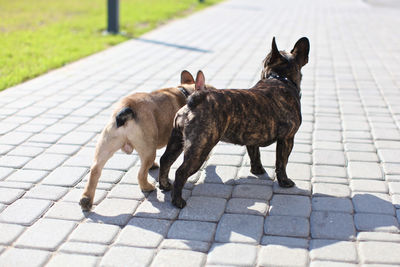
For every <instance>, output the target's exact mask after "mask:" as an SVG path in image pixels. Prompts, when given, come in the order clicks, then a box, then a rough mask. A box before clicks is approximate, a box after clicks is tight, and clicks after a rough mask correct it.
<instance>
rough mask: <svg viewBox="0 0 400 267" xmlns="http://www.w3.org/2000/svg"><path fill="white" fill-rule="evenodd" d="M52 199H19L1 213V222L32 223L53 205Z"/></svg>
mask: <svg viewBox="0 0 400 267" xmlns="http://www.w3.org/2000/svg"><path fill="white" fill-rule="evenodd" d="M51 204H52V203H51V201H48V200H41V199H18V200H17V201H15V202H14V203H13V204H11V205H10V206H8V207H7V208H6V209H5V210H3V211H2V213H1V214H0V222H5V223H17V224H22V225H27V226H29V225H32V224H33V223H34V222H35V221H36V220H37V219H38V218H40V217H41V216H42V215H43V214H44V213H45V212H46V211H47V209H48V208H49V207H50V206H51Z"/></svg>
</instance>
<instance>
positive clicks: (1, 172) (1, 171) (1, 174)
mask: <svg viewBox="0 0 400 267" xmlns="http://www.w3.org/2000/svg"><path fill="white" fill-rule="evenodd" d="M14 171H15V169H13V168H7V167H0V181H1V180H4V179H5V178H7V177H8V176H10V174H12V173H13V172H14Z"/></svg>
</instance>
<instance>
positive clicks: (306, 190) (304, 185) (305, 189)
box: [272, 181, 311, 196]
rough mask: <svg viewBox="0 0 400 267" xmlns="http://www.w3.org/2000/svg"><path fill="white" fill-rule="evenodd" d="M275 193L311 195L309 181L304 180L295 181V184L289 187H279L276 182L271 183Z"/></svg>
mask: <svg viewBox="0 0 400 267" xmlns="http://www.w3.org/2000/svg"><path fill="white" fill-rule="evenodd" d="M272 188H273V190H274V193H275V194H288V195H304V196H310V195H311V183H310V182H306V181H295V186H293V187H290V188H284V187H280V186H279V184H278V183H277V182H275V183H274V185H273V187H272Z"/></svg>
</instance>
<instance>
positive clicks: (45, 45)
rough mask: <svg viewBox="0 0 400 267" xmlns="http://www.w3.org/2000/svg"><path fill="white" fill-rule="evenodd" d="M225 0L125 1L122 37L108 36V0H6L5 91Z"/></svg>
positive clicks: (0, 36)
mask: <svg viewBox="0 0 400 267" xmlns="http://www.w3.org/2000/svg"><path fill="white" fill-rule="evenodd" d="M220 1H221V0H205V1H204V3H199V1H198V0H120V1H119V6H120V30H121V31H123V32H126V36H122V35H104V34H102V32H103V31H104V30H105V29H106V27H107V26H106V20H107V17H106V12H107V10H106V3H107V1H106V0H68V1H64V0H35V1H32V0H16V1H10V0H0V7H1V8H0V18H1V19H0V40H1V41H0V91H1V90H3V89H5V88H8V87H10V86H13V85H15V84H18V83H20V82H23V81H25V80H28V79H31V78H33V77H36V76H38V75H40V74H42V73H45V72H46V71H48V70H51V69H54V68H58V67H60V66H63V65H64V64H66V63H69V62H72V61H74V60H77V59H79V58H82V57H84V56H87V55H90V54H93V53H95V52H98V51H100V50H103V49H105V48H107V47H109V46H112V45H115V44H118V43H120V42H123V41H125V40H127V39H129V37H128V36H131V37H138V36H140V35H141V34H143V33H145V32H147V31H150V30H152V29H154V28H155V27H157V26H158V25H160V24H161V23H164V22H166V21H168V20H170V19H173V18H176V17H181V16H184V15H187V14H189V13H191V12H192V11H196V10H199V9H202V8H205V7H207V6H209V5H212V4H215V3H217V2H220Z"/></svg>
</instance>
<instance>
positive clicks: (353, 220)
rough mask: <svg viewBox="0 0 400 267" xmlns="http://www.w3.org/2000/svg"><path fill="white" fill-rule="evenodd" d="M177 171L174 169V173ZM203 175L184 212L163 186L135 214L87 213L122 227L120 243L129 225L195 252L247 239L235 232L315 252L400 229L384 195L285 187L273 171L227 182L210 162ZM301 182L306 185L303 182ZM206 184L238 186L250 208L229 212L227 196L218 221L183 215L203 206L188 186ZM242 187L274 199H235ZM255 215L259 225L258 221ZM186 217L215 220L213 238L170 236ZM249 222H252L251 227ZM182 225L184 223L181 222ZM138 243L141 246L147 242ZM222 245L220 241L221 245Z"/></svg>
mask: <svg viewBox="0 0 400 267" xmlns="http://www.w3.org/2000/svg"><path fill="white" fill-rule="evenodd" d="M173 173H174V172H171V175H173ZM149 174H150V176H151V177H152V178H153V179H156V178H157V176H158V170H157V169H156V170H151V171H150V173H149ZM201 176H202V178H201V179H200V180H199V181H198V182H197V183H196V184H193V183H189V182H188V183H187V184H188V185H187V186H186V189H184V190H183V198H184V199H186V200H188V205H187V206H186V207H185V208H184V209H182V210H180V209H177V208H175V207H174V206H173V205H172V204H171V196H170V192H162V191H160V190H159V189H158V188H157V190H155V191H153V192H151V193H150V194H148V196H147V197H146V198H145V199H144V201H143V202H142V203H141V204H140V206H139V208H137V209H136V211H135V212H134V213H132V214H128V213H126V214H119V215H116V216H107V215H104V214H97V213H96V210H94V211H92V212H89V213H85V216H86V218H88V220H90V221H92V222H99V223H105V224H113V225H119V226H120V227H121V229H122V231H121V234H120V235H119V236H118V237H117V238H116V241H115V244H119V243H120V239H124V238H123V235H124V231H125V230H124V229H125V228H127V227H128V228H133V229H136V230H135V231H133V232H131V234H130V236H129V237H130V239H132V240H133V239H135V238H138V239H139V240H140V238H141V237H140V235H142V234H143V233H150V234H151V235H156V236H157V238H156V239H157V240H156V241H154V244H153V245H154V247H158V246H159V245H160V244H161V242H163V241H165V240H170V241H174V242H175V241H178V242H180V244H181V245H182V244H183V246H184V247H186V249H191V250H199V243H204V244H205V246H206V247H208V249H210V248H211V245H212V244H213V243H223V242H241V241H239V240H235V239H231V238H232V237H235V236H236V237H239V236H241V237H243V238H244V240H250V241H248V242H249V243H252V244H254V245H265V246H268V245H279V246H284V247H287V248H301V249H306V250H307V249H310V250H311V249H316V248H320V247H325V246H330V245H332V244H335V243H338V242H342V241H355V240H356V239H357V235H358V234H359V233H361V232H391V233H399V224H398V219H397V218H396V217H395V216H396V209H395V207H394V206H393V204H392V202H391V201H390V199H385V198H383V197H381V196H380V195H379V194H374V193H354V194H353V195H352V196H351V197H337V196H335V195H328V194H312V191H311V188H310V189H304V188H301V187H298V186H295V187H293V188H290V189H285V188H280V187H279V186H278V184H277V182H276V181H273V180H272V178H271V177H270V176H269V175H268V174H266V175H262V176H260V177H257V176H253V175H249V177H247V178H246V177H244V176H243V175H242V176H240V175H237V176H236V177H233V178H232V179H228V180H227V178H225V177H221V175H220V174H218V173H217V171H216V166H213V165H210V166H207V167H206V168H205V169H204V170H203V171H202V174H201ZM246 179H247V180H246ZM296 182H299V183H300V182H301V181H296ZM303 182H304V181H303ZM202 184H207V185H211V186H212V185H213V184H215V185H217V184H220V185H227V186H228V187H229V186H230V187H231V188H232V190H231V194H230V195H229V199H230V201H232V200H233V199H234V200H235V201H239V203H240V202H243V203H245V204H244V206H243V203H241V208H242V211H243V212H238V211H231V210H229V209H228V201H226V200H224V199H221V202H224V203H225V207H222V210H221V213H220V214H219V218H218V219H217V220H215V219H211V218H210V219H208V218H207V217H204V218H202V219H198V218H196V216H194V217H192V218H188V217H187V216H186V217H185V216H183V217H182V216H181V215H182V213H184V214H186V215H187V214H196V209H199V206H198V205H194V206H191V201H190V198H191V197H195V196H191V192H192V191H190V190H188V189H192V188H193V187H195V186H201V185H202ZM239 185H253V186H254V185H258V186H259V187H260V188H262V186H264V188H265V189H266V190H267V189H268V190H272V191H273V193H272V196H271V198H269V200H268V201H267V200H262V199H257V198H256V197H255V196H253V195H249V196H248V197H246V198H243V201H240V200H241V199H242V198H236V199H235V197H232V192H233V190H234V188H235V187H236V186H239ZM293 197H294V198H296V197H297V198H299V199H300V200H301V201H300V202H297V201H293ZM278 198H280V202H279V203H280V205H275V203H276V200H277V199H278ZM285 198H288V199H292V201H288V202H287V203H286V202H285ZM282 201H283V202H282ZM302 201H305V202H304V203H306V204H305V205H306V206H307V207H305V208H304V207H301V206H299V203H302ZM260 203H264V204H267V207H268V209H267V210H266V211H265V212H264V213H262V212H261V213H260V212H259V209H255V208H254V207H256V206H257V205H260ZM282 203H283V204H284V205H282ZM141 206H143V207H141ZM214 208H215V207H213V206H209V207H201V209H202V210H201V212H204V210H207V209H210V210H212V209H214ZM296 208H299V209H305V211H304V213H301V212H300V213H298V212H297V211H294V214H286V213H285V211H290V210H293V209H295V210H296ZM281 209H282V210H281ZM307 209H308V211H307ZM373 213H374V214H373ZM230 216H231V217H233V218H234V219H238V218H243V221H240V222H238V223H237V224H236V223H233V224H231V223H230V222H229V217H230ZM253 219H255V221H257V222H258V223H254V221H253ZM182 220H183V221H192V222H193V221H198V222H199V223H201V222H205V221H206V222H208V223H209V224H211V225H212V224H213V225H214V227H211V228H212V229H213V230H212V231H213V233H212V238H211V239H210V240H208V241H204V240H198V239H196V237H195V236H193V237H191V236H190V235H189V237H186V238H179V240H176V237H174V236H171V235H170V233H169V230H170V229H171V225H172V224H174V223H176V222H178V221H182ZM146 222H149V223H146ZM227 223H228V224H227ZM247 223H248V225H246V224H247ZM193 225H195V224H188V227H193ZM180 227H184V226H182V225H180ZM175 230H176V229H175ZM191 230H193V229H182V231H184V232H190V231H191ZM126 231H127V230H126ZM130 231H132V230H130ZM127 232H128V231H127ZM136 235H137V236H136ZM224 238H225V240H224ZM246 242H247V241H246ZM137 245H138V246H141V244H137ZM219 245H220V244H216V245H215V246H219ZM208 249H204V246H203V249H202V250H201V251H202V252H207V251H208ZM199 251H200V250H199Z"/></svg>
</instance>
